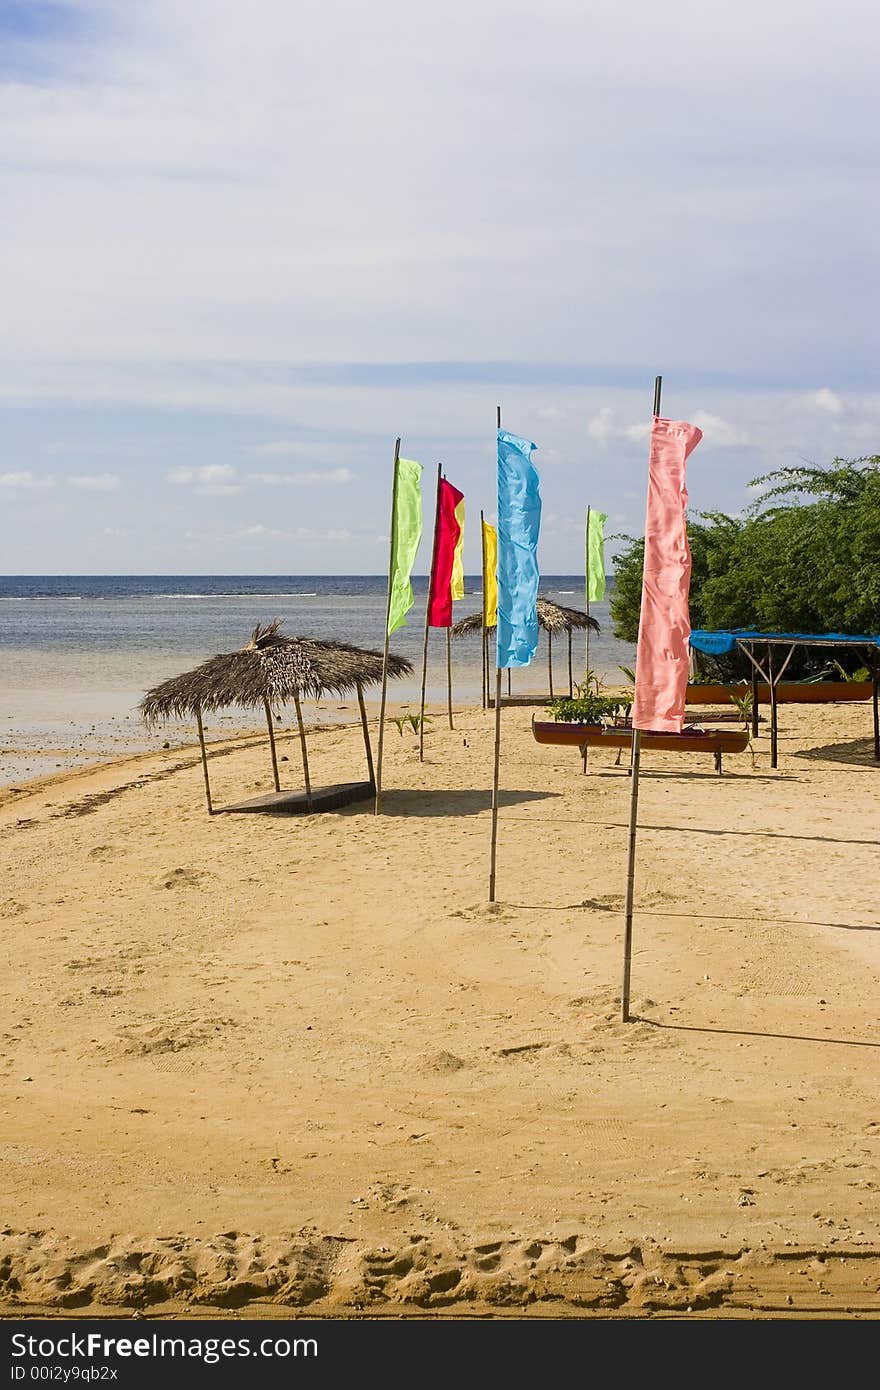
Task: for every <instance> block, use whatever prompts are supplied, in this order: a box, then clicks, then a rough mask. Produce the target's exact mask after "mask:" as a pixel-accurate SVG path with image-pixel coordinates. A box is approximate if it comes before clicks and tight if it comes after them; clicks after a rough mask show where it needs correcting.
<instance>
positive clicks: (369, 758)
mask: <svg viewBox="0 0 880 1390" xmlns="http://www.w3.org/2000/svg"><path fill="white" fill-rule="evenodd" d="M357 697H358V708H359V709H360V712H361V728H362V729H363V731H364V749H365V751H366V754H367V772H368V773H369V775H370V786H371V788H372V789H373V791H375V790H376V773H375V771H374V769H373V750H372V748H371V747H370V726H369V724H368V723H367V707H366V705H365V704H364V688H363V686H362V685H361V683H360V681H358V683H357Z"/></svg>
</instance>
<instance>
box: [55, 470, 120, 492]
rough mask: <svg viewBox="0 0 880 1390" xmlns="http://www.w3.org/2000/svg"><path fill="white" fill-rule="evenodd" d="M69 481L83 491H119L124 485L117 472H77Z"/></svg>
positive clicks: (72, 485)
mask: <svg viewBox="0 0 880 1390" xmlns="http://www.w3.org/2000/svg"><path fill="white" fill-rule="evenodd" d="M67 481H68V483H69V484H70V486H71V487H76V488H80V489H81V490H82V491H83V492H118V490H119V488H120V487H121V486H122V479H121V478H120V477H119V476H118V474H116V473H77V474H74V476H73V477H71V478H68V479H67Z"/></svg>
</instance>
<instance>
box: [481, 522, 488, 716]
mask: <svg viewBox="0 0 880 1390" xmlns="http://www.w3.org/2000/svg"><path fill="white" fill-rule="evenodd" d="M480 553H481V555H482V557H483V627H482V656H481V660H480V694H481V696H482V700H483V709H486V707H487V706H488V704H489V650H488V647H487V644H486V527H485V523H484V521H483V509H482V507H481V508H480Z"/></svg>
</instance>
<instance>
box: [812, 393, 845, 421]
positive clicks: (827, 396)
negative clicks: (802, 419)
mask: <svg viewBox="0 0 880 1390" xmlns="http://www.w3.org/2000/svg"><path fill="white" fill-rule="evenodd" d="M807 403H808V404H809V405H812V406H814V407H815V409H816V410H822V411H825V412H826V413H827V414H828V415H840V414H842V412H843V401H842V400H841V398H840V396H838V395H837V393H836V392H835V391H829V389H828V387H827V386H823V387H821V388H820V389H819V390H818V391H813V392H811V394H810V395H808V396H807Z"/></svg>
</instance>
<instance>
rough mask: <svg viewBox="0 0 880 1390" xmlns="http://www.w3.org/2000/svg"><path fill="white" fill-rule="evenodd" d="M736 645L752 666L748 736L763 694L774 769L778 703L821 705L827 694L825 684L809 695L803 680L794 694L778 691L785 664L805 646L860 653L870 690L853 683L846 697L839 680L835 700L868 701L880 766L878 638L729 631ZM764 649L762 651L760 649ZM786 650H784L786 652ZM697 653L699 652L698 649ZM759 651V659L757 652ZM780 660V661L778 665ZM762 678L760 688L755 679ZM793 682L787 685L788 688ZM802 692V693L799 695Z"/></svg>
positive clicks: (875, 755) (876, 754)
mask: <svg viewBox="0 0 880 1390" xmlns="http://www.w3.org/2000/svg"><path fill="white" fill-rule="evenodd" d="M731 637H732V638H733V640H734V642H735V644H736V646H737V647H738V648H739V650H740V651H741V652H743V653H744V655H745V656H746V657H747V658H748V660H749V662H750V663H751V666H752V680H751V690H752V733H753V735H754V734H757V732H758V706H759V700H760V697H761V695H762V694H764V693H766V697H767V700H768V702H769V705H770V766H771V767H777V766H778V728H779V722H778V718H777V707H778V705H779V704H780V703H786V702H788V701H793V700H794V699H797V702H798V703H802V704H820V703H822V704H825V703H828V701H829V695H828V691H827V686H828V684H830V683H828V682H820V683H817V684H816V687H815V691H814V692H813V693H811V690H810V683H809V682H808V681H803V682H800V683H798V693H797V695H796V696H795V695H792V694H791V693H789V691H788V690H786V691H785V693H783V692H782V690H781V689H780V687H781V686H782V677H783V676H784V675H785V672H786V669H787V667H788V664H789V662H790V661H791V659H792V657H793V656H794V654H795V652H796V651H798V650H799V649H803V648H807V647H827V648H832V649H833V648H835V647H836V648H838V649H843V650H845V651H852V650H853V649H854V648H855V649H856V650H857V651H858V650H864V651H865V653H866V656H867V659H868V666H869V668H870V670H871V682H870V685H871V689H870V692H866V691H865V688H864V685H863V683H861V682H853V684H854V686H855V687H856V689H854V690H853V692H852V694H847V693H845V692H846V687H847V682H846V681H841V682H839V684H838V683H837V682H834V683H833V684H835V685H837V688H838V690H839V691H840V694H839V695H838V696H837V699H839V700H846V699H850V700H864V699H867V698H869V696H870V698H871V702H872V706H873V716H874V721H873V722H874V761H875V762H878V763H880V638H873V637H843V636H840V637H834V636H825V637H823V636H821V635H817V636H815V637H813V636H797V637H793V636H790V635H788V634H786V633H784V632H776V633H774V632H762V633H753V634H749V635H745V634H743V635H740V634H739V633H737V632H732V633H731ZM764 648H766V652H765V651H763V650H762V649H764ZM786 649H787V650H786ZM696 650H697V651H700V650H702V648H700V647H699V646H697V647H696ZM758 651H760V652H761V656H760V658H759V656H758V655H757V652H758ZM780 657H781V658H782V660H781V662H780ZM759 676H760V677H761V678H762V681H763V687H762V684H761V682H760V681H759V680H758V677H759ZM794 684H795V683H794V682H791V681H790V682H788V686H789V687H792V686H793V685H794ZM800 692H803V693H800Z"/></svg>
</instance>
